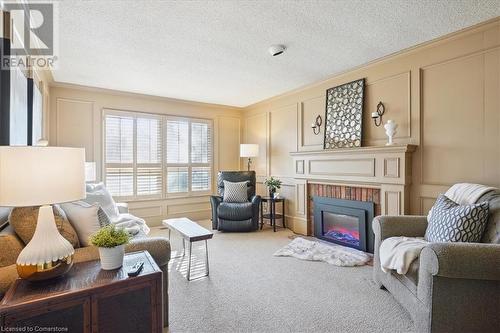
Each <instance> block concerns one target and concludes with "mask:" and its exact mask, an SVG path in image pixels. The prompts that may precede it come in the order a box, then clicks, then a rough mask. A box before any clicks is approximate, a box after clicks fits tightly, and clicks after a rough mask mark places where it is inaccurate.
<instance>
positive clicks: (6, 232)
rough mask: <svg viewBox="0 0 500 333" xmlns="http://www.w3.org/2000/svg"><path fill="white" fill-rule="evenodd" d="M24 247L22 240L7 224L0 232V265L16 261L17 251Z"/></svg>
mask: <svg viewBox="0 0 500 333" xmlns="http://www.w3.org/2000/svg"><path fill="white" fill-rule="evenodd" d="M23 248H24V243H23V241H22V240H21V239H20V238H19V237H18V236H17V235H16V233H15V232H14V230H13V229H12V226H7V227H6V228H5V229H3V230H2V232H1V233H0V253H1V254H2V255H0V267H5V266H9V265H12V264H15V263H16V260H17V257H18V256H19V253H21V251H22V250H23Z"/></svg>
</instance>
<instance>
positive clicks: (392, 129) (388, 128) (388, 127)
mask: <svg viewBox="0 0 500 333" xmlns="http://www.w3.org/2000/svg"><path fill="white" fill-rule="evenodd" d="M384 128H385V134H386V135H387V138H388V141H387V143H386V144H385V145H386V146H392V145H393V144H394V142H393V141H392V139H393V138H394V135H396V132H397V129H398V124H396V123H395V122H394V121H393V120H387V123H386V124H385V125H384Z"/></svg>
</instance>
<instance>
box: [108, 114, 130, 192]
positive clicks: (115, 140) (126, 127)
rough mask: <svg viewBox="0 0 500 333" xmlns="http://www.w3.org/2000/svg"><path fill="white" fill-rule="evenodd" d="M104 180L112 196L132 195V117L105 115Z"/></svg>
mask: <svg viewBox="0 0 500 333" xmlns="http://www.w3.org/2000/svg"><path fill="white" fill-rule="evenodd" d="M105 145H106V152H105V182H106V187H107V189H108V190H109V192H110V193H111V194H112V195H113V196H119V197H128V196H133V195H134V168H133V167H134V164H133V163H134V155H133V154H134V118H133V117H129V116H118V115H107V116H106V121H105Z"/></svg>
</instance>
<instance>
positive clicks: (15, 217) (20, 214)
mask: <svg viewBox="0 0 500 333" xmlns="http://www.w3.org/2000/svg"><path fill="white" fill-rule="evenodd" d="M38 208H39V207H16V208H13V209H12V211H11V212H10V215H9V223H10V225H11V226H12V228H13V229H14V231H15V233H16V234H17V235H18V236H19V238H21V240H22V241H23V242H24V244H28V243H29V241H30V240H31V238H32V237H33V234H34V233H35V228H36V222H37V220H38ZM52 211H53V212H54V219H55V221H56V226H57V230H59V233H60V234H61V235H62V236H63V237H64V238H66V240H67V241H68V242H70V243H71V245H72V246H73V247H74V248H75V249H76V248H78V247H80V242H79V240H78V235H77V233H76V231H75V229H74V228H73V226H72V225H71V224H70V223H69V221H68V218H67V217H66V214H65V213H64V211H63V210H62V209H61V207H60V206H59V205H52Z"/></svg>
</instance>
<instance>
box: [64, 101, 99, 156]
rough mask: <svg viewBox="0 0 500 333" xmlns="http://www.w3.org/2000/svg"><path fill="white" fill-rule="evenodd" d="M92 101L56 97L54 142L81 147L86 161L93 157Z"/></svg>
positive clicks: (65, 145)
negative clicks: (83, 149)
mask: <svg viewBox="0 0 500 333" xmlns="http://www.w3.org/2000/svg"><path fill="white" fill-rule="evenodd" d="M93 118H94V103H93V102H92V101H84V100H77V99H70V98H57V99H56V138H55V144H56V145H57V146H64V147H83V148H85V155H86V156H85V157H86V159H87V161H93V157H94V134H95V133H94V130H93V122H94V119H93Z"/></svg>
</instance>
